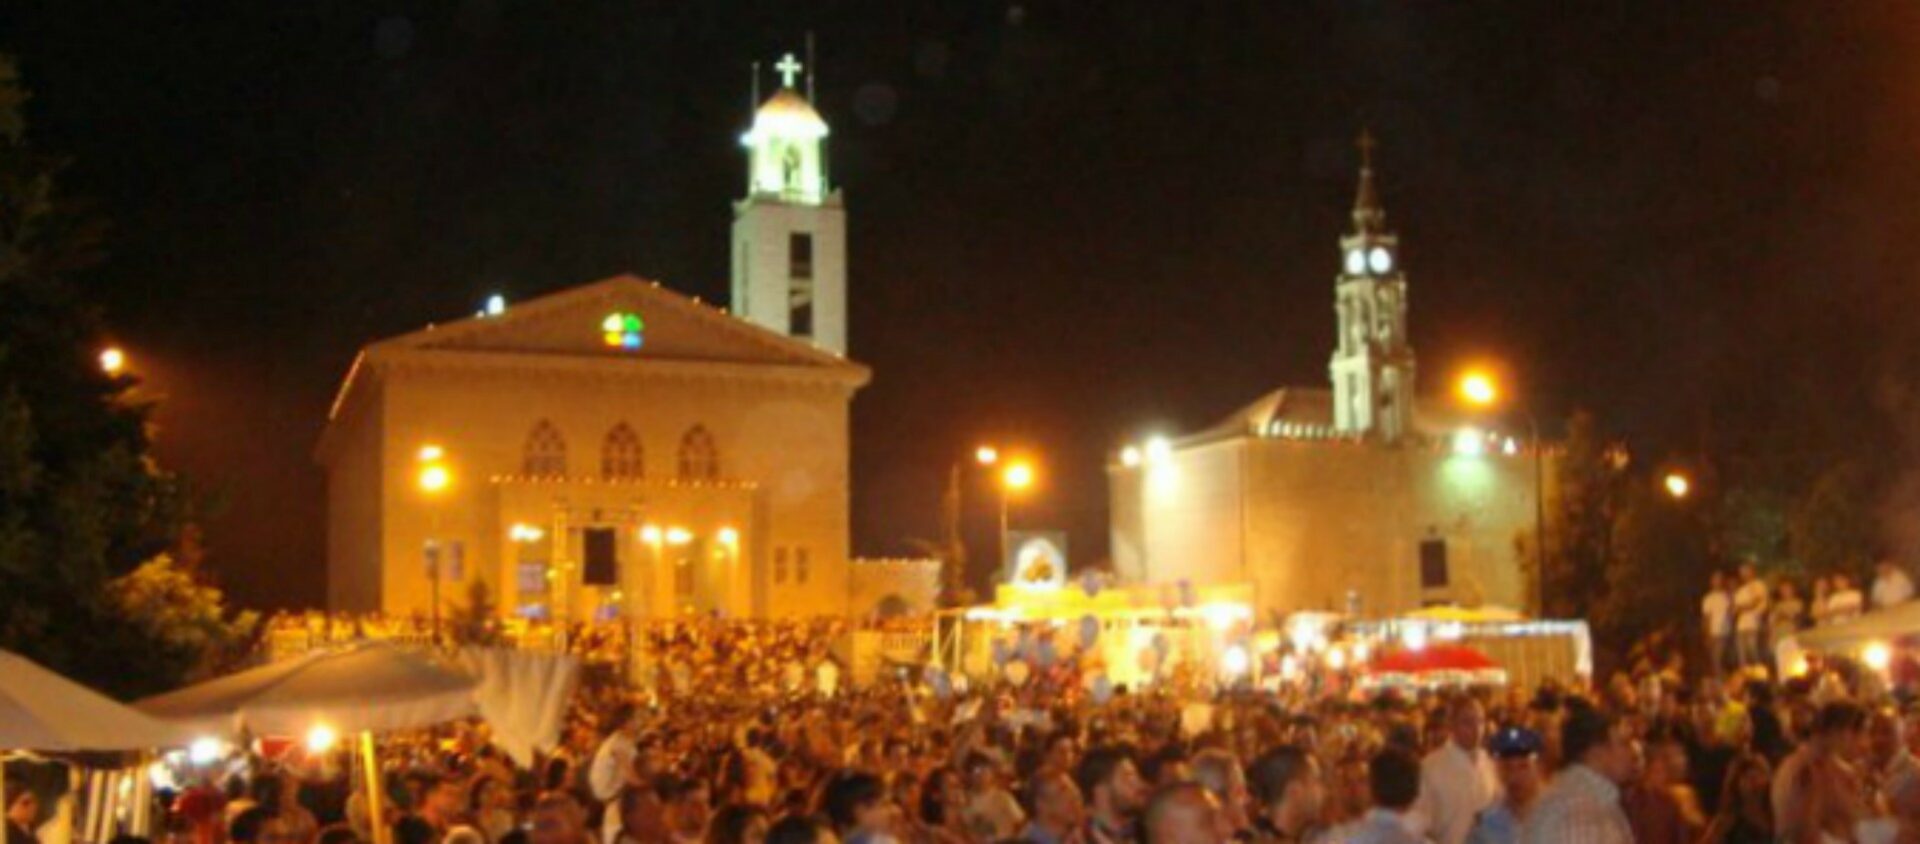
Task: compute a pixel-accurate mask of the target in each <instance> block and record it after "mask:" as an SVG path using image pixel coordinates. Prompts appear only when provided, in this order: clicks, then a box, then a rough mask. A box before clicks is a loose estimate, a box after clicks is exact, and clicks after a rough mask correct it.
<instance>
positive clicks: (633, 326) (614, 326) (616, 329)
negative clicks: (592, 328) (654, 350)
mask: <svg viewBox="0 0 1920 844" xmlns="http://www.w3.org/2000/svg"><path fill="white" fill-rule="evenodd" d="M646 330H647V323H646V321H645V320H643V319H641V318H640V315H639V314H636V313H633V312H631V311H615V312H613V313H610V314H607V316H606V318H605V319H602V320H600V340H601V342H602V343H605V344H606V345H607V347H608V348H611V349H638V348H640V346H641V344H642V343H645V342H646Z"/></svg>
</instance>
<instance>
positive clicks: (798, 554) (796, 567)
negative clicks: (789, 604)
mask: <svg viewBox="0 0 1920 844" xmlns="http://www.w3.org/2000/svg"><path fill="white" fill-rule="evenodd" d="M807 562H808V560H807V549H805V548H795V549H793V582H795V583H805V582H807Z"/></svg>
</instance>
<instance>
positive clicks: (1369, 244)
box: [1329, 132, 1414, 443]
mask: <svg viewBox="0 0 1920 844" xmlns="http://www.w3.org/2000/svg"><path fill="white" fill-rule="evenodd" d="M1359 146H1360V188H1359V191H1358V194H1357V195H1356V196H1355V197H1354V201H1353V231H1352V232H1350V233H1348V234H1346V235H1343V236H1342V237H1341V238H1340V252H1341V260H1342V264H1341V273H1340V275H1339V277H1338V279H1337V280H1336V281H1335V282H1334V312H1335V314H1336V315H1337V317H1338V319H1339V334H1338V339H1337V340H1336V341H1335V346H1334V351H1333V360H1332V363H1331V364H1330V365H1329V370H1330V373H1331V375H1332V377H1333V424H1334V428H1335V429H1337V430H1339V431H1340V432H1342V433H1346V434H1352V435H1358V436H1362V437H1366V438H1368V439H1373V440H1378V441H1381V442H1388V443H1394V442H1399V441H1400V440H1401V439H1402V438H1403V437H1406V436H1407V435H1408V433H1409V432H1410V431H1411V430H1412V427H1413V375H1414V356H1413V346H1412V345H1411V344H1409V342H1408V340H1407V279H1406V276H1405V275H1404V274H1402V273H1401V272H1400V254H1399V248H1400V241H1399V238H1398V237H1396V236H1395V235H1394V234H1393V233H1392V232H1391V231H1389V230H1388V229H1387V212H1386V210H1385V209H1384V208H1382V207H1381V206H1380V194H1379V190H1378V188H1376V187H1375V186H1374V181H1373V136H1372V135H1371V134H1370V133H1367V132H1362V133H1361V134H1360V141H1359Z"/></svg>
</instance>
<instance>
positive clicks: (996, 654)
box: [993, 639, 1013, 665]
mask: <svg viewBox="0 0 1920 844" xmlns="http://www.w3.org/2000/svg"><path fill="white" fill-rule="evenodd" d="M1012 658H1013V649H1012V648H1009V647H1007V642H1006V640H1005V639H995V640H993V664H994V665H1006V664H1007V660H1009V659H1012Z"/></svg>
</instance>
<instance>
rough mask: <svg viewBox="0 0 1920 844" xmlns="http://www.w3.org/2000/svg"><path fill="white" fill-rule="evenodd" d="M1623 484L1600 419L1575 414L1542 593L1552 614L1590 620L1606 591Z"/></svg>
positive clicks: (1557, 472)
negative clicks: (1616, 512)
mask: <svg viewBox="0 0 1920 844" xmlns="http://www.w3.org/2000/svg"><path fill="white" fill-rule="evenodd" d="M1620 485H1621V478H1620V470H1619V468H1618V467H1617V466H1616V465H1615V464H1614V462H1613V458H1612V456H1611V450H1610V445H1609V443H1608V442H1607V441H1606V439H1605V437H1604V436H1603V435H1602V434H1601V432H1600V428H1599V423H1598V422H1597V421H1595V419H1594V417H1593V414H1591V413H1588V412H1586V411H1580V412H1578V413H1575V414H1574V415H1573V416H1572V417H1571V418H1569V419H1568V420H1567V437H1566V440H1565V442H1564V443H1563V444H1562V449H1561V453H1560V457H1559V459H1558V460H1557V461H1556V462H1555V464H1554V490H1555V494H1554V496H1553V498H1552V499H1551V500H1550V506H1549V508H1548V515H1547V519H1548V525H1547V565H1546V571H1545V574H1544V576H1543V578H1542V586H1541V596H1540V597H1541V612H1542V614H1543V615H1545V616H1546V617H1548V618H1586V617H1588V616H1589V615H1590V614H1591V612H1592V610H1593V603H1594V601H1596V600H1597V599H1598V598H1599V597H1600V596H1601V595H1603V594H1604V593H1605V591H1606V586H1607V565H1608V562H1609V560H1610V559H1611V556H1612V550H1611V549H1612V536H1613V516H1614V508H1615V503H1616V499H1617V498H1618V493H1619V489H1620Z"/></svg>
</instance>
